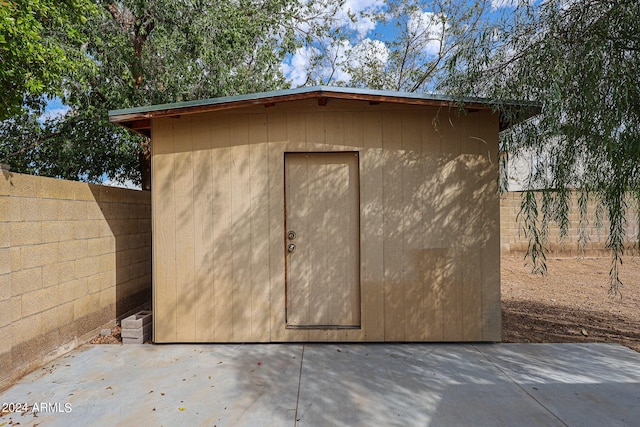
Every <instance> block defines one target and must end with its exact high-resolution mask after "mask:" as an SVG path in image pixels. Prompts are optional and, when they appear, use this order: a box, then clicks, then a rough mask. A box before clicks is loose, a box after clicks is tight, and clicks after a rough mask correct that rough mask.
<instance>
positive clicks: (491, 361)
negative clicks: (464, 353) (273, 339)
mask: <svg viewBox="0 0 640 427" xmlns="http://www.w3.org/2000/svg"><path fill="white" fill-rule="evenodd" d="M471 347H473V348H474V350H475V351H477V352H478V353H480V354H481V355H482V357H484V358H485V359H486V360H487V361H488V362H489V363H491V364H492V365H493V366H494V367H495V368H496V369H497V370H499V371H500V372H502V374H503V375H504V376H505V377H507V378H509V379H510V380H511V382H512V383H513V384H515V386H516V387H518V388H519V389H520V390H522V391H523V392H524V393H525V394H526V395H527V396H529V397H530V398H531V399H533V401H534V402H536V403H537V404H538V405H540V406H541V407H542V408H544V410H545V411H547V412H548V413H549V414H550V415H551V416H552V417H553V418H555V419H556V420H558V421H559V422H560V423H561V424H562V425H563V426H567V427H569V424H567V423H565V422H564V421H562V419H560V417H558V416H557V415H556V414H554V413H553V411H551V410H550V409H549V408H547V407H546V406H545V405H544V404H543V403H542V402H540V401H539V400H538V399H536V397H535V396H534V395H532V394H531V393H529V391H528V390H527V389H526V388H524V387H523V386H522V385H520V384H519V383H518V382H517V381H516V380H514V379H513V378H512V377H511V375H509V373H508V372H507V371H505V370H504V369H502V367H501V366H500V365H498V364H497V363H495V362H494V361H493V360H492V359H491V358H489V357H488V356H487V355H486V354H484V353H483V352H482V351H480V349H479V348H478V347H476V346H475V345H472V346H471ZM296 411H297V410H296Z"/></svg>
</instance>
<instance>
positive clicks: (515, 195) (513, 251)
mask: <svg viewBox="0 0 640 427" xmlns="http://www.w3.org/2000/svg"><path fill="white" fill-rule="evenodd" d="M521 196H522V193H521V192H510V193H506V194H505V195H503V196H502V198H501V199H500V246H501V250H502V255H503V256H505V255H506V256H512V255H513V256H524V254H525V253H526V251H527V245H528V243H529V242H528V239H527V238H526V237H525V236H524V233H522V231H520V233H519V225H518V222H517V220H516V218H517V216H518V212H520V203H521V200H522V199H521ZM595 211H596V208H595V202H594V201H589V204H588V207H587V218H588V224H589V225H588V227H587V233H588V235H589V243H588V244H587V245H586V247H585V249H584V251H582V252H580V251H579V250H578V239H579V237H580V230H579V228H578V224H579V220H580V213H579V210H578V195H577V194H576V193H574V194H573V195H572V197H571V206H570V210H569V218H570V220H571V222H570V227H569V235H568V236H567V238H565V240H564V241H561V240H560V237H559V235H560V233H559V228H558V226H557V224H555V223H552V224H551V225H550V227H549V246H550V248H549V256H551V257H574V256H578V255H583V256H597V257H600V256H609V251H608V250H606V249H605V245H606V243H607V235H608V232H609V221H608V219H607V216H606V212H605V215H603V218H602V228H600V229H597V228H595V227H593V225H594V224H595V216H596V214H595ZM540 218H542V216H540ZM627 220H628V224H627V230H626V231H627V238H628V240H629V242H630V244H631V243H632V242H635V241H637V238H636V236H637V235H638V223H637V221H636V220H635V215H633V214H630V215H628V216H627Z"/></svg>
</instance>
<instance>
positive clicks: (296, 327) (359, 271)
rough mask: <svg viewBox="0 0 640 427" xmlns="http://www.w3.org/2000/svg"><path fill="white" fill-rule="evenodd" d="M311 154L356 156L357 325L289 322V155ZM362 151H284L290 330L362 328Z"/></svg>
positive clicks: (286, 288) (286, 297)
mask: <svg viewBox="0 0 640 427" xmlns="http://www.w3.org/2000/svg"><path fill="white" fill-rule="evenodd" d="M309 154H312V155H313V154H325V155H330V154H353V155H355V156H356V158H357V160H356V168H357V177H358V191H357V192H356V194H357V198H358V200H357V206H358V215H357V218H358V224H357V235H358V239H357V242H356V247H357V250H358V255H357V261H356V262H357V264H358V268H357V275H358V277H357V279H356V283H357V290H358V301H359V304H358V310H359V316H358V318H359V322H358V324H357V325H290V324H289V286H290V285H289V257H288V256H287V242H288V238H287V232H288V228H287V218H288V216H287V155H309ZM360 154H361V153H360V151H351V150H349V151H285V152H283V184H284V185H283V212H284V218H283V221H282V224H283V227H284V231H283V233H282V251H283V252H282V253H283V256H284V282H285V283H284V320H285V328H286V329H290V330H339V329H362V242H361V240H362V206H361V200H362V194H361V190H362V187H361V176H360V167H361V165H360Z"/></svg>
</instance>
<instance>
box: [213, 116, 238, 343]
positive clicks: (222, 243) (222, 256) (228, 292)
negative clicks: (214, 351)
mask: <svg viewBox="0 0 640 427" xmlns="http://www.w3.org/2000/svg"><path fill="white" fill-rule="evenodd" d="M211 145H212V153H211V154H212V166H211V169H212V172H213V182H214V191H213V242H214V246H213V277H214V284H213V286H214V291H213V293H214V311H213V324H214V334H215V341H219V342H230V341H231V340H232V337H233V323H232V310H231V307H232V305H231V304H232V287H233V265H232V257H231V256H232V249H233V248H232V246H231V242H232V240H231V148H230V147H229V127H228V123H227V120H226V118H225V117H224V116H215V117H214V118H213V119H212V120H211Z"/></svg>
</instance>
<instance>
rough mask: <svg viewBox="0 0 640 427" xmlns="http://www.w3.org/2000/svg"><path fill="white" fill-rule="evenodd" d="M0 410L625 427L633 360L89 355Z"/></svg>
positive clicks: (256, 421) (308, 421)
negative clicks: (13, 406) (16, 407)
mask: <svg viewBox="0 0 640 427" xmlns="http://www.w3.org/2000/svg"><path fill="white" fill-rule="evenodd" d="M0 403H2V404H4V403H7V404H9V403H16V404H22V403H25V404H27V406H28V408H29V409H28V410H27V411H24V412H13V413H9V414H5V415H3V416H0V426H1V425H3V423H7V424H6V425H7V426H8V425H10V423H17V422H19V423H20V425H21V426H34V425H36V424H37V425H41V426H85V425H92V426H103V425H104V426H113V425H119V426H129V425H130V426H139V425H149V426H174V425H189V426H196V425H202V426H214V425H215V426H230V425H232V426H267V425H271V426H283V425H284V426H287V425H288V426H295V425H299V426H328V425H331V426H333V425H353V426H365V425H366V426H371V425H389V426H418V425H420V426H438V425H445V426H449V425H474V426H482V425H487V426H489V425H491V426H497V425H505V426H508V425H530V426H546V425H559V426H562V425H580V426H590V425H592V426H602V425H607V426H612V425H634V424H636V423H637V420H638V419H640V354H639V353H636V352H634V351H632V350H630V349H627V348H625V347H622V346H619V345H615V344H475V345H470V344H269V345H260V344H255V345H254V344H252V345H231V344H225V345H138V346H134V345H130V346H118V345H96V346H91V345H85V346H83V347H81V348H80V349H78V350H76V351H74V352H72V353H70V354H68V355H66V356H64V357H61V358H59V359H57V360H56V361H55V362H54V363H52V364H49V365H47V366H45V367H44V368H42V369H40V370H38V371H36V372H33V373H32V374H30V375H27V376H26V377H24V378H23V379H22V380H21V381H19V383H18V384H16V385H14V386H13V387H11V388H10V389H8V390H6V391H5V392H3V393H0ZM34 409H39V412H36V413H34Z"/></svg>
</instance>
